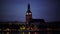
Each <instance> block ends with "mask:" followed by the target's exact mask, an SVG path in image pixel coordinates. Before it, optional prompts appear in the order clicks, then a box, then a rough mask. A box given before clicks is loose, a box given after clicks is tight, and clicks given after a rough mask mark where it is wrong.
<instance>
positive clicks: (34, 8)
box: [0, 0, 60, 21]
mask: <svg viewBox="0 0 60 34" xmlns="http://www.w3.org/2000/svg"><path fill="white" fill-rule="evenodd" d="M1 4H2V7H1V15H0V16H1V17H0V21H25V17H26V16H25V15H26V14H25V13H26V11H27V5H28V1H27V0H5V1H4V0H3V1H2V2H1ZM30 5H31V12H32V17H33V18H35V19H44V20H45V21H60V12H59V1H58V0H56V1H54V0H49V1H47V0H46V1H44V0H35V1H34V0H30Z"/></svg>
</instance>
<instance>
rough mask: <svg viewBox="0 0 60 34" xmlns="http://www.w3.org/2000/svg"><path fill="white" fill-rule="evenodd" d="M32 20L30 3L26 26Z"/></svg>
mask: <svg viewBox="0 0 60 34" xmlns="http://www.w3.org/2000/svg"><path fill="white" fill-rule="evenodd" d="M31 19H32V12H31V11H30V4H29V3H28V9H27V12H26V24H28V23H29V21H30V20H31Z"/></svg>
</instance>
